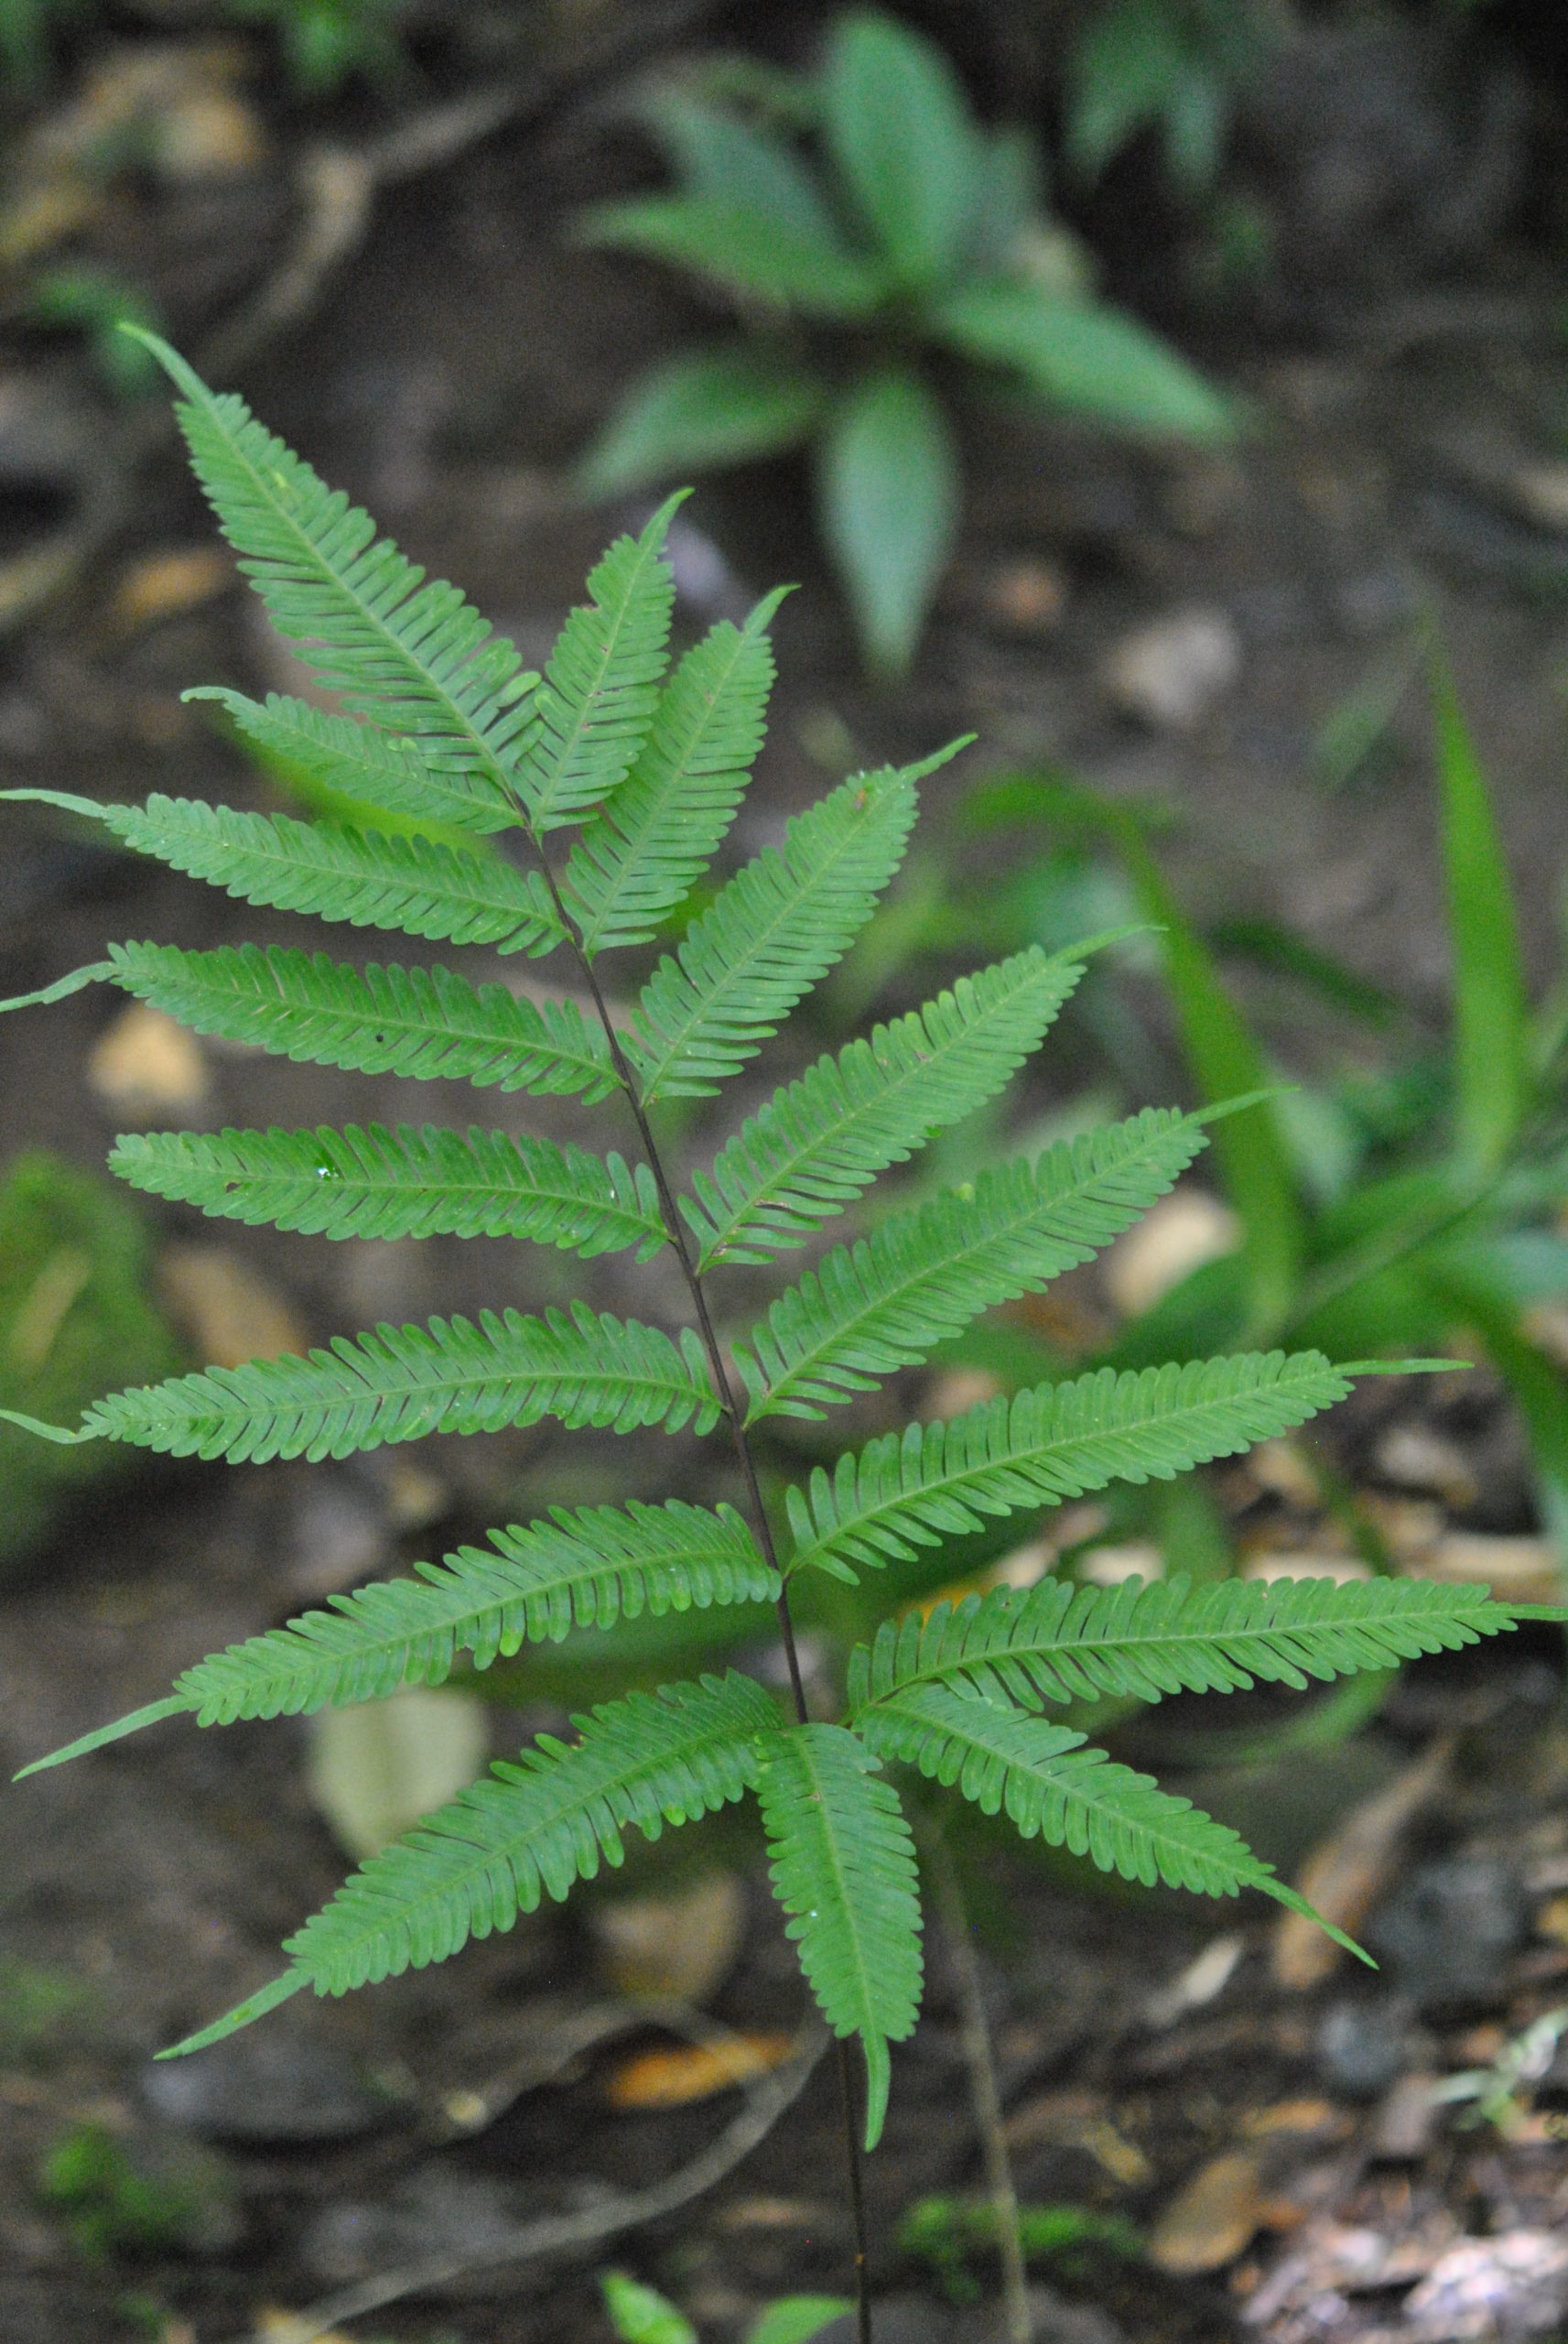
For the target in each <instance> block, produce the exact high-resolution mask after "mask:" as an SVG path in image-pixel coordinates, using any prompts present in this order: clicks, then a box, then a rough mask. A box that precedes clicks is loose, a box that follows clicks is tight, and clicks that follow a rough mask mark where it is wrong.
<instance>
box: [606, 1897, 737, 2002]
mask: <svg viewBox="0 0 1568 2344" xmlns="http://www.w3.org/2000/svg"><path fill="white" fill-rule="evenodd" d="M590 1926H591V1928H592V1931H593V1937H594V1942H595V1947H596V1952H597V1967H598V1969H599V1972H600V1976H601V1977H602V1978H603V1980H604V1982H605V1984H606V1985H607V1986H609V1987H610V1988H611V1990H612V1991H614V1992H615V1993H617V1994H631V1995H633V1996H652V1995H660V1994H664V1995H668V1996H669V1997H670V1998H671V2000H672V2001H676V2002H702V2001H704V2000H705V1999H706V1997H707V1996H708V1995H709V1994H711V1993H712V1992H713V1991H714V1990H715V1989H716V1988H717V1987H719V1986H720V1985H722V1983H723V1982H724V1980H725V1979H726V1978H727V1977H728V1976H729V1975H730V1970H732V1969H733V1968H734V1966H735V1959H736V1957H737V1955H738V1954H739V1953H740V1950H741V1941H742V1939H743V1937H744V1936H745V1931H746V1892H745V1890H744V1888H743V1887H742V1886H741V1883H740V1881H739V1880H738V1879H737V1878H736V1877H735V1875H734V1873H733V1872H713V1873H711V1874H709V1876H708V1878H707V1879H706V1880H699V1881H696V1882H694V1883H693V1884H692V1885H691V1886H690V1887H689V1888H687V1889H682V1890H679V1891H676V1892H675V1893H673V1894H670V1895H667V1896H618V1897H616V1898H615V1899H614V1900H613V1901H612V1902H607V1903H605V1904H602V1905H595V1906H594V1907H593V1908H592V1918H591V1922H590Z"/></svg>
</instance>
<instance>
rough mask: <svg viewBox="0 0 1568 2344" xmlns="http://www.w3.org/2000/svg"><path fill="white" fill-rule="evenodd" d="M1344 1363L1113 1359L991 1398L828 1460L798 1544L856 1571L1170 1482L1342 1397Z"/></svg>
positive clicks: (1270, 1354) (798, 1561)
mask: <svg viewBox="0 0 1568 2344" xmlns="http://www.w3.org/2000/svg"><path fill="white" fill-rule="evenodd" d="M1349 1389H1350V1384H1349V1381H1348V1379H1347V1377H1346V1373H1345V1372H1344V1371H1343V1370H1342V1369H1340V1368H1336V1367H1333V1366H1331V1365H1330V1364H1329V1362H1328V1361H1327V1360H1325V1358H1324V1357H1323V1355H1322V1353H1321V1352H1318V1351H1297V1352H1294V1353H1291V1354H1287V1353H1286V1352H1284V1351H1267V1352H1249V1353H1246V1354H1243V1355H1242V1356H1240V1357H1238V1358H1234V1359H1211V1360H1195V1361H1193V1362H1191V1363H1190V1364H1189V1365H1187V1366H1185V1367H1176V1366H1168V1367H1149V1368H1143V1369H1141V1370H1137V1369H1130V1370H1128V1371H1127V1372H1126V1373H1122V1374H1118V1373H1116V1371H1115V1369H1114V1368H1108V1367H1106V1368H1101V1369H1099V1370H1098V1373H1095V1374H1092V1375H1083V1376H1078V1377H1076V1379H1075V1380H1074V1381H1072V1382H1071V1383H1067V1384H1036V1385H1035V1386H1034V1387H1033V1390H1031V1391H1027V1392H1020V1393H1019V1394H1017V1395H1016V1397H1015V1398H1013V1399H1012V1400H1011V1401H1008V1400H1005V1399H996V1400H989V1401H986V1402H983V1403H982V1404H981V1405H980V1406H979V1407H978V1408H971V1409H969V1410H968V1412H967V1413H966V1414H965V1415H963V1416H956V1417H954V1418H953V1420H952V1421H951V1422H950V1423H947V1424H932V1425H918V1424H914V1425H910V1426H909V1427H907V1428H906V1429H905V1431H904V1432H903V1433H902V1434H898V1433H888V1434H885V1435H883V1436H882V1438H881V1439H878V1440H873V1441H871V1442H870V1443H869V1444H868V1445H867V1447H866V1448H864V1449H861V1450H860V1454H859V1455H858V1456H857V1455H855V1454H854V1453H853V1452H850V1453H849V1454H847V1455H845V1456H843V1457H840V1458H839V1460H838V1464H837V1466H836V1467H835V1469H834V1471H833V1476H832V1478H831V1480H830V1479H829V1478H828V1476H827V1473H826V1472H825V1471H823V1470H822V1469H821V1468H820V1467H818V1468H817V1470H816V1471H815V1472H814V1473H813V1474H812V1477H811V1488H810V1501H809V1503H807V1499H806V1493H805V1492H803V1491H801V1490H799V1489H794V1488H792V1489H791V1490H790V1491H789V1492H788V1493H787V1501H786V1502H787V1504H788V1508H789V1519H790V1527H791V1530H792V1531H793V1533H794V1536H795V1558H794V1560H793V1562H792V1563H791V1564H790V1567H789V1568H790V1570H791V1571H792V1572H794V1571H795V1570H799V1569H803V1568H806V1567H807V1566H810V1567H812V1568H816V1569H822V1570H827V1571H830V1572H831V1573H832V1574H833V1575H834V1576H835V1577H837V1578H840V1579H843V1578H849V1579H853V1577H854V1575H855V1574H854V1569H853V1566H854V1565H856V1564H862V1565H866V1566H871V1567H875V1566H880V1565H881V1564H882V1563H885V1562H886V1561H887V1560H888V1559H889V1557H905V1556H909V1555H913V1554H914V1552H915V1551H916V1550H917V1549H918V1548H919V1547H921V1546H937V1545H939V1544H940V1543H941V1541H942V1540H943V1539H944V1538H948V1537H954V1536H962V1535H963V1533H964V1532H966V1531H969V1530H978V1529H979V1527H980V1526H981V1524H982V1522H983V1521H984V1519H985V1517H986V1516H987V1515H988V1514H990V1515H997V1514H1011V1513H1013V1512H1014V1511H1015V1510H1016V1509H1017V1508H1018V1507H1021V1506H1044V1505H1053V1504H1055V1503H1059V1502H1060V1500H1062V1499H1063V1498H1069V1497H1073V1498H1076V1497H1081V1496H1082V1495H1083V1494H1084V1492H1085V1491H1086V1490H1099V1489H1103V1488H1104V1487H1105V1486H1106V1484H1107V1483H1108V1481H1151V1480H1154V1481H1171V1480H1173V1478H1174V1476H1175V1475H1176V1474H1177V1473H1184V1472H1185V1471H1187V1470H1189V1468H1190V1467H1192V1466H1194V1465H1201V1464H1205V1463H1207V1462H1208V1461H1210V1460H1212V1459H1214V1458H1217V1457H1234V1456H1235V1455H1236V1454H1237V1452H1238V1450H1240V1449H1247V1448H1249V1447H1250V1445H1251V1444H1252V1442H1254V1441H1256V1440H1268V1439H1271V1438H1273V1436H1274V1435H1275V1434H1277V1433H1281V1432H1288V1431H1289V1430H1290V1429H1291V1427H1292V1426H1294V1425H1299V1424H1303V1423H1304V1422H1305V1420H1306V1419H1307V1417H1309V1416H1315V1415H1316V1414H1317V1412H1318V1410H1319V1409H1320V1408H1328V1407H1332V1406H1333V1405H1334V1404H1335V1402H1336V1400H1343V1399H1344V1397H1345V1395H1346V1393H1347V1392H1348V1391H1349Z"/></svg>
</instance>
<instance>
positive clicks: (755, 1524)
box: [528, 828, 872, 2344]
mask: <svg viewBox="0 0 1568 2344" xmlns="http://www.w3.org/2000/svg"><path fill="white" fill-rule="evenodd" d="M528 834H529V837H530V839H531V841H532V843H533V847H534V852H535V854H536V855H537V856H538V858H539V867H540V869H541V870H542V871H543V873H544V874H545V884H546V887H547V888H548V889H549V891H550V900H551V902H552V903H553V904H554V906H555V909H556V916H557V918H558V919H559V921H560V923H561V928H562V930H563V932H564V933H565V935H566V937H567V939H568V943H569V944H570V946H571V950H572V953H573V956H574V958H575V959H576V960H577V963H578V966H579V969H580V970H581V971H582V974H583V978H584V981H585V982H586V983H587V985H588V989H589V993H590V995H591V996H592V1000H593V1005H594V1008H595V1010H596V1011H597V1013H598V1016H599V1022H600V1026H602V1027H603V1029H604V1038H605V1041H606V1042H607V1043H608V1045H609V1047H610V1059H611V1065H612V1066H613V1067H614V1069H615V1072H616V1075H617V1077H618V1078H619V1080H620V1082H621V1086H622V1090H623V1091H625V1093H626V1103H627V1105H628V1106H629V1107H630V1108H631V1110H632V1115H633V1121H634V1122H635V1123H636V1126H637V1134H638V1137H639V1138H640V1139H641V1141H642V1143H643V1153H644V1154H645V1156H646V1157H647V1160H648V1166H649V1169H650V1170H651V1171H652V1173H653V1175H654V1186H655V1188H657V1190H658V1193H659V1210H660V1211H661V1212H662V1213H663V1215H664V1220H665V1229H666V1230H667V1232H668V1233H669V1240H670V1243H671V1244H672V1245H673V1246H674V1248H675V1253H676V1261H677V1262H678V1263H679V1264H680V1266H681V1275H682V1276H683V1277H684V1278H685V1280H686V1284H687V1293H688V1294H689V1295H690V1297H691V1305H692V1308H693V1310H694V1311H695V1312H696V1314H697V1327H698V1329H699V1330H700V1333H701V1337H702V1346H703V1349H704V1351H706V1352H707V1354H708V1370H709V1373H711V1375H712V1377H713V1388H714V1390H715V1391H716V1392H717V1394H719V1400H720V1402H721V1404H722V1405H723V1409H724V1413H725V1416H727V1417H728V1418H729V1421H730V1435H731V1438H733V1440H734V1443H735V1457H736V1461H737V1462H738V1464H739V1465H740V1468H741V1481H743V1482H744V1484H745V1489H746V1500H747V1510H748V1512H749V1513H750V1514H751V1517H752V1529H753V1530H754V1531H755V1533H756V1538H757V1544H758V1546H760V1547H761V1549H762V1558H763V1560H764V1561H765V1562H766V1563H767V1565H768V1567H769V1568H770V1569H771V1570H773V1571H775V1572H777V1574H778V1579H779V1592H778V1601H777V1611H778V1620H779V1638H780V1641H781V1643H782V1644H783V1645H784V1659H785V1662H786V1664H787V1666H788V1668H789V1683H790V1694H791V1697H792V1698H793V1700H794V1703H795V1719H796V1721H797V1722H798V1723H799V1724H801V1725H807V1724H809V1722H810V1712H809V1711H808V1709H807V1708H806V1685H805V1682H804V1680H803V1678H802V1677H801V1672H800V1654H799V1651H798V1649H797V1647H796V1644H795V1622H794V1621H793V1619H792V1618H791V1617H790V1608H789V1582H788V1580H787V1579H785V1577H784V1572H783V1570H782V1569H780V1567H779V1557H778V1547H777V1546H776V1544H775V1543H774V1539H773V1527H772V1525H771V1524H770V1523H769V1521H768V1517H767V1511H766V1509H765V1507H764V1506H763V1504H762V1488H761V1486H760V1484H759V1482H758V1480H757V1468H756V1463H755V1460H753V1458H752V1445H751V1443H750V1441H749V1440H748V1439H747V1438H746V1427H745V1425H744V1423H743V1422H742V1420H741V1411H740V1409H739V1408H738V1407H737V1406H736V1405H735V1394H734V1390H733V1387H732V1385H731V1384H730V1374H729V1370H728V1369H727V1368H726V1366H725V1364H724V1354H723V1352H722V1351H720V1350H719V1338H718V1336H717V1334H716V1333H715V1332H714V1328H713V1319H712V1316H711V1314H710V1313H709V1310H708V1297H707V1296H706V1294H704V1292H703V1290H702V1280H701V1278H700V1277H699V1276H698V1275H697V1264H696V1263H695V1262H694V1261H693V1260H692V1257H691V1254H690V1253H689V1252H688V1250H687V1242H686V1231H685V1229H684V1227H683V1225H682V1222H681V1217H680V1213H679V1211H678V1210H677V1208H676V1200H675V1192H674V1190H673V1189H672V1188H671V1187H670V1183H669V1176H668V1174H667V1173H666V1172H665V1162H664V1157H663V1156H661V1155H660V1153H659V1147H658V1143H657V1141H656V1140H655V1139H654V1133H653V1127H652V1125H651V1124H650V1123H649V1121H648V1115H647V1110H646V1109H645V1108H644V1106H643V1101H642V1100H641V1099H640V1098H639V1096H638V1094H637V1085H636V1080H635V1078H634V1077H633V1072H632V1069H631V1067H630V1066H629V1065H628V1063H627V1059H626V1053H625V1051H624V1050H623V1049H622V1047H621V1036H619V1035H618V1034H617V1032H616V1030H615V1027H614V1026H613V1024H612V1023H611V1015H610V1009H609V1005H608V1004H607V1003H606V1001H605V998H604V993H603V990H602V988H601V987H600V982H599V974H598V971H596V969H595V968H594V965H593V962H592V961H591V960H589V956H588V954H587V953H586V952H585V951H584V950H583V949H582V945H581V942H580V940H579V937H578V933H577V930H576V928H574V927H573V925H572V922H571V920H570V918H569V917H568V913H567V907H566V906H565V904H564V903H563V902H562V900H561V894H560V890H559V888H558V887H557V884H556V874H555V873H554V872H553V871H552V870H551V868H550V863H549V858H548V856H547V855H546V852H545V849H544V842H543V841H542V840H541V839H539V838H537V837H536V836H535V835H534V832H533V830H532V829H531V828H530V829H529V833H528ZM838 2091H839V2100H840V2103H841V2106H842V2110H843V2118H844V2154H845V2158H846V2160H847V2162H848V2165H849V2208H850V2212H851V2215H852V2217H853V2220H854V2230H855V2317H856V2336H857V2344H872V2338H871V2293H870V2287H869V2272H868V2268H867V2258H868V2254H869V2252H870V2233H869V2231H868V2230H867V2227H866V2193H865V2183H864V2178H863V2176H862V2173H861V2167H860V2135H859V2132H858V2131H857V2128H856V2120H855V2105H856V2103H855V2078H854V2071H853V2069H852V2067H851V2066H850V2062H849V2044H848V2043H847V2042H846V2041H844V2040H843V2039H840V2041H839V2044H838Z"/></svg>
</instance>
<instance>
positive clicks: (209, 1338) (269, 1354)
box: [157, 1245, 309, 1367]
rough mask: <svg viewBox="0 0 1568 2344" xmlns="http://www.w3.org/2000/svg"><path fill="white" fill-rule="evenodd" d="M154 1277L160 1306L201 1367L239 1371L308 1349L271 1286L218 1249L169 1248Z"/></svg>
mask: <svg viewBox="0 0 1568 2344" xmlns="http://www.w3.org/2000/svg"><path fill="white" fill-rule="evenodd" d="M157 1275H158V1292H159V1296H160V1298H161V1300H162V1302H163V1304H164V1307H165V1308H166V1309H167V1310H168V1314H169V1316H170V1318H171V1319H175V1320H176V1321H177V1322H178V1325H179V1327H180V1328H181V1329H183V1331H184V1332H185V1333H186V1334H187V1335H188V1336H189V1340H190V1346H191V1349H192V1350H193V1351H195V1352H196V1354H197V1356H198V1357H199V1358H200V1361H201V1363H202V1365H203V1366H204V1367H243V1365H244V1363H245V1362H246V1361H247V1360H250V1359H278V1358H281V1357H282V1355H283V1353H284V1352H285V1351H295V1352H301V1351H307V1350H308V1348H309V1338H308V1336H307V1334H306V1332H305V1329H303V1328H302V1327H301V1325H300V1324H299V1321H298V1319H297V1318H296V1317H295V1315H294V1312H293V1310H292V1308H290V1306H289V1304H288V1303H287V1301H286V1300H285V1299H284V1297H283V1296H282V1295H281V1294H279V1293H278V1291H277V1289H276V1286H270V1285H269V1284H268V1283H267V1281H266V1279H265V1278H264V1277H263V1276H261V1275H260V1274H259V1272H257V1271H255V1270H253V1269H252V1268H251V1266H250V1264H249V1263H248V1262H243V1261H241V1259H240V1257H239V1255H238V1254H237V1253H229V1252H228V1251H227V1249H226V1248H225V1247H223V1246H222V1245H171V1246H169V1248H168V1251H167V1252H166V1253H164V1254H163V1256H162V1258H161V1259H160V1261H159V1263H158V1273H157Z"/></svg>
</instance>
